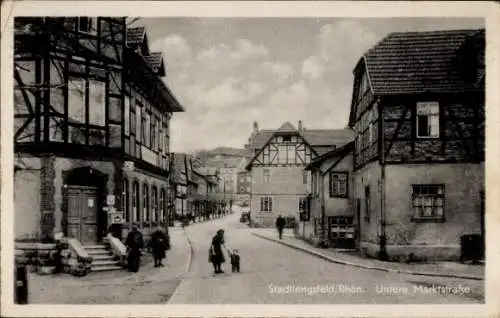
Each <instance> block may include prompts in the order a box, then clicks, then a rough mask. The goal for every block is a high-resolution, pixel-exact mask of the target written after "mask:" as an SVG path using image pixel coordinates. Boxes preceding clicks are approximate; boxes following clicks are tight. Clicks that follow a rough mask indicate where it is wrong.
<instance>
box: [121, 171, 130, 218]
mask: <svg viewBox="0 0 500 318" xmlns="http://www.w3.org/2000/svg"><path fill="white" fill-rule="evenodd" d="M122 187H123V189H122V209H123V213H124V214H125V222H127V223H128V222H129V221H130V215H129V213H130V208H129V200H130V193H129V181H128V179H127V178H123V180H122Z"/></svg>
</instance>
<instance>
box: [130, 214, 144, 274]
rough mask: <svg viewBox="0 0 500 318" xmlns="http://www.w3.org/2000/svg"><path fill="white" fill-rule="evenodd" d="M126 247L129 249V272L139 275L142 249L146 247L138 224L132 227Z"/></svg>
mask: <svg viewBox="0 0 500 318" xmlns="http://www.w3.org/2000/svg"><path fill="white" fill-rule="evenodd" d="M125 245H127V248H128V270H129V271H131V272H134V273H137V272H138V271H139V267H140V265H141V249H142V248H143V247H144V239H143V237H142V233H141V232H140V231H139V230H138V226H137V224H133V225H132V231H131V232H130V233H129V234H128V236H127V241H126V242H125Z"/></svg>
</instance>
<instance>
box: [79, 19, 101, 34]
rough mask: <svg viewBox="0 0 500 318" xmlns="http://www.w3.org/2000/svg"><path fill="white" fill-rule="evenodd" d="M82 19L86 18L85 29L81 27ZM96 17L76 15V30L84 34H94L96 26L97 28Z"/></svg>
mask: <svg viewBox="0 0 500 318" xmlns="http://www.w3.org/2000/svg"><path fill="white" fill-rule="evenodd" d="M82 19H88V21H87V22H88V27H87V29H85V30H82V29H81V25H82V23H81V20H82ZM98 21H99V20H98V18H93V17H78V19H77V23H76V24H77V26H76V29H77V30H78V32H80V33H85V34H92V35H96V34H97V28H98Z"/></svg>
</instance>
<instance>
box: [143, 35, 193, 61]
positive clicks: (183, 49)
mask: <svg viewBox="0 0 500 318" xmlns="http://www.w3.org/2000/svg"><path fill="white" fill-rule="evenodd" d="M151 48H152V49H153V50H154V51H156V50H159V51H161V52H163V55H164V57H165V60H166V62H167V65H168V66H169V67H172V68H174V67H179V66H181V67H184V66H186V64H187V63H189V62H190V60H191V54H192V52H191V48H190V47H189V44H188V43H187V41H186V40H185V39H184V38H183V37H182V36H180V35H178V34H172V35H169V36H167V37H165V38H163V39H159V40H157V41H155V42H153V43H152V44H151Z"/></svg>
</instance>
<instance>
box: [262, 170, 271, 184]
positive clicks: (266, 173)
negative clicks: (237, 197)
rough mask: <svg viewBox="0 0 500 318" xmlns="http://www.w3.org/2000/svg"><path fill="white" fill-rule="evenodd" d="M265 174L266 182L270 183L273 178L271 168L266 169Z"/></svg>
mask: <svg viewBox="0 0 500 318" xmlns="http://www.w3.org/2000/svg"><path fill="white" fill-rule="evenodd" d="M263 174H264V176H263V179H264V183H269V182H270V179H271V171H270V170H269V169H264V170H263Z"/></svg>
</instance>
